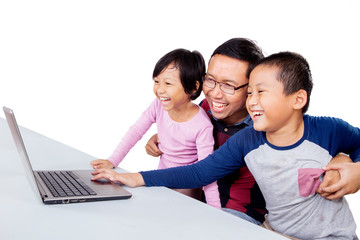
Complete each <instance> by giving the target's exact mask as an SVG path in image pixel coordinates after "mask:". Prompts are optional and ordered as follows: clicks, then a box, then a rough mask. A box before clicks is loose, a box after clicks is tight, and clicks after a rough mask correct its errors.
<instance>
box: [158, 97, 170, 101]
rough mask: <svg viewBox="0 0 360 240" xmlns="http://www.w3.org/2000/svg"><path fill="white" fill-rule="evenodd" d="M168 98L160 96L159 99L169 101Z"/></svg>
mask: <svg viewBox="0 0 360 240" xmlns="http://www.w3.org/2000/svg"><path fill="white" fill-rule="evenodd" d="M169 100H170V98H165V97H160V101H169Z"/></svg>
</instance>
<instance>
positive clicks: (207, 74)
mask: <svg viewBox="0 0 360 240" xmlns="http://www.w3.org/2000/svg"><path fill="white" fill-rule="evenodd" d="M206 76H207V77H212V78H215V79H216V77H215V76H214V75H212V74H211V73H206ZM221 81H222V82H225V83H229V82H230V83H233V84H237V83H238V82H237V81H236V80H231V79H224V80H221Z"/></svg>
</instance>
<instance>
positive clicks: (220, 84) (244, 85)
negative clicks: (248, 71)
mask: <svg viewBox="0 0 360 240" xmlns="http://www.w3.org/2000/svg"><path fill="white" fill-rule="evenodd" d="M202 78H203V85H205V86H206V87H208V88H211V89H215V87H216V84H218V85H219V88H220V90H221V91H222V92H223V93H225V94H229V95H234V94H235V91H237V90H239V89H241V88H243V87H246V86H247V85H249V83H245V84H243V85H241V86H239V87H233V86H230V85H228V86H229V87H233V88H234V91H233V92H232V93H229V92H225V91H224V90H223V89H222V88H221V86H223V85H225V84H226V83H221V82H218V81H216V80H214V79H210V78H208V77H206V76H204V77H202ZM206 79H210V80H211V81H213V82H214V83H215V84H214V87H209V86H207V85H206V84H205V81H206Z"/></svg>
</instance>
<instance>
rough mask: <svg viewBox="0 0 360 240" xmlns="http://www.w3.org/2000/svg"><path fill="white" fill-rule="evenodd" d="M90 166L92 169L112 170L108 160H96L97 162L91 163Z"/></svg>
mask: <svg viewBox="0 0 360 240" xmlns="http://www.w3.org/2000/svg"><path fill="white" fill-rule="evenodd" d="M90 164H91V166H92V167H93V168H94V169H100V168H108V169H111V168H114V166H113V164H112V163H111V162H110V161H109V160H105V159H97V160H94V161H91V162H90Z"/></svg>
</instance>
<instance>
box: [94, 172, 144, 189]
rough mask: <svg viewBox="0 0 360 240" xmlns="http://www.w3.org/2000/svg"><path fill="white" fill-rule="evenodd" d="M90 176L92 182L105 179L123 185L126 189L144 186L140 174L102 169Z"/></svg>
mask: <svg viewBox="0 0 360 240" xmlns="http://www.w3.org/2000/svg"><path fill="white" fill-rule="evenodd" d="M92 175H94V177H93V178H92V179H91V180H93V181H95V180H97V179H100V178H105V179H108V180H110V181H112V182H119V183H122V184H125V185H126V186H128V187H140V186H144V185H145V182H144V179H143V177H142V175H141V174H140V173H118V172H115V171H114V170H112V169H104V168H103V169H98V170H95V171H94V172H93V173H92Z"/></svg>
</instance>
